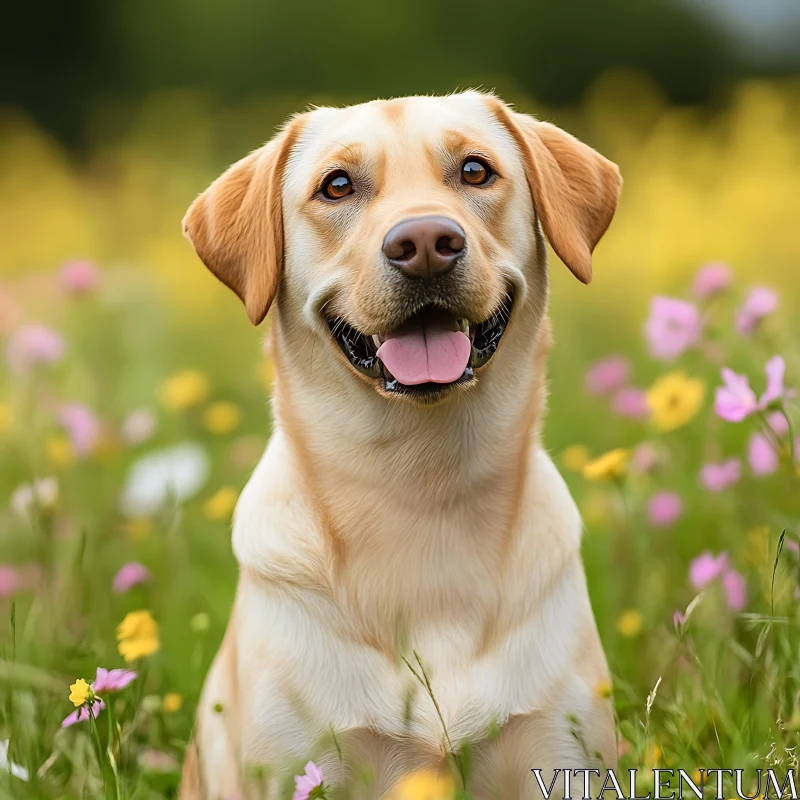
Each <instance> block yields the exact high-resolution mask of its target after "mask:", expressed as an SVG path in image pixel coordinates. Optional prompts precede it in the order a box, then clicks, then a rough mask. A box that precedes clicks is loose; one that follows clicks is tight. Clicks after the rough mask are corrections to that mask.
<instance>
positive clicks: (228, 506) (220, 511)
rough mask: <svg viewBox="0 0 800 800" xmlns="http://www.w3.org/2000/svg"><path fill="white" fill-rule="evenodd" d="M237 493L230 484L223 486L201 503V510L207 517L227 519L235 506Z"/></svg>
mask: <svg viewBox="0 0 800 800" xmlns="http://www.w3.org/2000/svg"><path fill="white" fill-rule="evenodd" d="M238 498H239V493H238V492H237V491H236V489H234V488H233V487H232V486H223V487H222V488H221V489H219V490H218V491H217V492H215V493H214V494H213V495H211V497H209V498H208V500H206V502H205V503H204V505H203V512H204V513H205V515H206V516H207V517H208V518H209V519H214V520H219V519H227V518H228V517H229V516H230V515H231V512H232V511H233V509H234V508H235V507H236V501H237V500H238Z"/></svg>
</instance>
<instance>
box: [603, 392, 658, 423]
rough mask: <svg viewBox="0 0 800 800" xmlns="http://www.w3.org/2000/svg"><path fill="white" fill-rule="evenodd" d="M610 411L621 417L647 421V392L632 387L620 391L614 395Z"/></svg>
mask: <svg viewBox="0 0 800 800" xmlns="http://www.w3.org/2000/svg"><path fill="white" fill-rule="evenodd" d="M611 410H612V411H613V412H614V413H615V414H619V415H620V416H621V417H628V418H629V419H640V420H641V419H647V418H648V417H649V416H650V408H649V406H648V405H647V392H645V391H644V389H637V388H634V387H628V388H627V389H622V390H620V391H619V392H617V393H616V394H615V395H614V399H613V400H612V401H611Z"/></svg>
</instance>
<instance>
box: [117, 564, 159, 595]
mask: <svg viewBox="0 0 800 800" xmlns="http://www.w3.org/2000/svg"><path fill="white" fill-rule="evenodd" d="M149 580H150V570H149V569H147V567H146V566H145V565H144V564H140V563H139V562H138V561H131V562H129V563H128V564H125V565H124V566H122V567H120V568H119V570H118V572H117V574H116V575H115V576H114V580H113V582H112V587H113V589H114V591H115V592H116V593H117V594H123V593H124V592H127V591H129V590H130V589H132V588H133V587H134V586H138V585H139V584H140V583H146V582H147V581H149Z"/></svg>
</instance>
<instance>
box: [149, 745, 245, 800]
mask: <svg viewBox="0 0 800 800" xmlns="http://www.w3.org/2000/svg"><path fill="white" fill-rule="evenodd" d="M136 761H137V763H138V764H139V766H140V767H141V768H142V769H143V770H144V771H145V772H158V773H162V774H165V775H166V774H170V773H178V772H180V764H178V760H177V759H176V758H175V756H173V755H170V754H169V753H163V752H162V751H160V750H143V751H142V752H141V753H139V756H138V758H137V759H136ZM231 800H233V799H232V798H231Z"/></svg>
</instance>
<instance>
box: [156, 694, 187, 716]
mask: <svg viewBox="0 0 800 800" xmlns="http://www.w3.org/2000/svg"><path fill="white" fill-rule="evenodd" d="M182 705H183V698H182V697H181V696H180V695H179V694H177V692H168V693H167V694H165V695H164V701H163V702H162V704H161V707H162V708H163V709H164V711H166V712H167V713H168V714H174V713H175V712H176V711H180V710H181V706H182Z"/></svg>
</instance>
